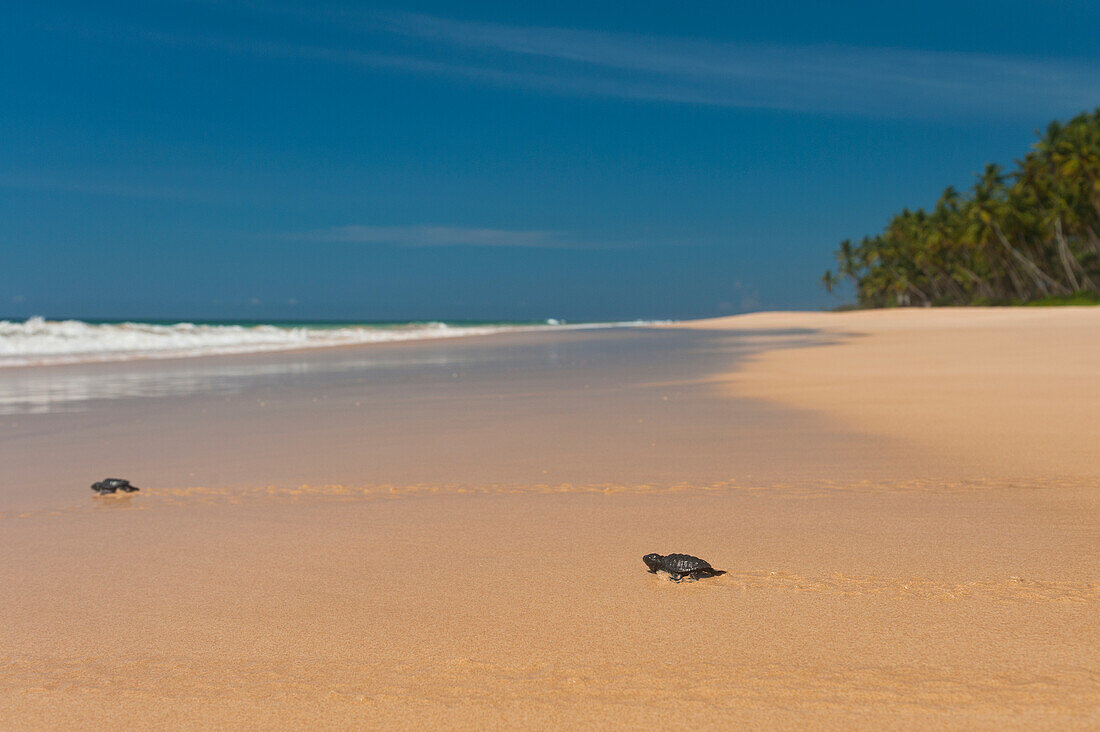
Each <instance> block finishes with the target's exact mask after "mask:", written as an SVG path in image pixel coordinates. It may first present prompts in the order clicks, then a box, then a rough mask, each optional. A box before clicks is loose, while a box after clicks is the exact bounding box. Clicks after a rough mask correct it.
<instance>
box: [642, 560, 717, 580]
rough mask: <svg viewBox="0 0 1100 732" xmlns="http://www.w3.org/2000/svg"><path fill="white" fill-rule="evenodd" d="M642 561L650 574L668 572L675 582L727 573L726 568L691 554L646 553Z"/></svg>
mask: <svg viewBox="0 0 1100 732" xmlns="http://www.w3.org/2000/svg"><path fill="white" fill-rule="evenodd" d="M642 561H643V562H645V566H647V567H649V572H650V574H657V572H658V571H663V572H668V578H669V579H670V580H672V581H673V582H679V581H680V580H682V579H684V578H685V577H687V578H688V579H691V580H697V579H702V578H703V577H717V576H718V575H720V574H725V573H726V570H724V569H715V568H714V567H712V566H710V562H707V561H704V560H702V559H700V558H699V557H693V556H691V555H690V554H668V555H666V556H663V557H662V556H661V555H660V554H646V555H645V556H644V557H642Z"/></svg>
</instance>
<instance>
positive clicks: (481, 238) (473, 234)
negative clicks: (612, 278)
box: [284, 225, 592, 248]
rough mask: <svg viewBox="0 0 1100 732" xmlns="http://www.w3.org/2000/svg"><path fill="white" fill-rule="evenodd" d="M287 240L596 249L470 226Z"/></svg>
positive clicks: (340, 231)
mask: <svg viewBox="0 0 1100 732" xmlns="http://www.w3.org/2000/svg"><path fill="white" fill-rule="evenodd" d="M284 238H288V239H295V240H300V241H313V242H344V243H353V244H391V245H397V246H405V247H446V246H478V247H544V248H582V247H589V246H592V245H590V244H584V243H582V242H578V241H575V240H572V239H570V238H569V237H568V236H566V235H564V234H563V233H561V232H557V231H539V230H524V229H482V228H475V227H466V226H436V225H413V226H360V225H350V226H334V227H331V228H327V229H316V230H313V231H306V232H300V233H294V234H287V235H285V236H284Z"/></svg>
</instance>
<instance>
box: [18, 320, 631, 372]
mask: <svg viewBox="0 0 1100 732" xmlns="http://www.w3.org/2000/svg"><path fill="white" fill-rule="evenodd" d="M640 324H644V323H643V322H642V321H637V322H633V323H572V324H566V323H564V322H562V321H558V320H554V319H548V320H545V321H541V322H514V321H512V322H508V321H503V322H484V321H456V322H444V321H405V322H392V321H386V322H370V321H365V322H358V323H357V322H346V321H340V322H332V321H330V322H324V321H321V322H249V321H235V322H234V321H195V322H191V321H186V322H172V321H163V320H129V321H108V320H48V319H46V318H42V317H31V318H27V319H26V320H0V368H3V367H14V366H48V365H56V364H71V363H91V362H102V361H130V360H135V359H152V358H182V357H192V356H209V355H226V354H241V353H259V352H265V351H286V350H294V349H299V348H319V347H326V346H346V345H355V344H366V343H386V342H393V341H411V340H423V339H435V338H460V337H464V336H476V335H490V334H494V333H506V332H515V331H521V330H532V329H547V328H557V329H585V328H607V327H616V326H626V325H640Z"/></svg>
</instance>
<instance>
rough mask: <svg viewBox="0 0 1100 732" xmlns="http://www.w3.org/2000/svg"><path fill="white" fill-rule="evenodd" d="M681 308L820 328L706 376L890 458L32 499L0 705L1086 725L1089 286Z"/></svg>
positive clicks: (498, 724) (1099, 335)
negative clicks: (903, 307)
mask: <svg viewBox="0 0 1100 732" xmlns="http://www.w3.org/2000/svg"><path fill="white" fill-rule="evenodd" d="M692 327H703V328H710V329H715V328H719V329H729V330H735V331H755V330H762V331H768V332H769V334H768V335H767V336H766V337H767V338H774V337H775V335H774V333H771V331H774V330H775V329H812V330H816V331H823V332H825V333H827V334H832V337H829V338H826V339H824V340H822V339H817V340H816V341H814V342H815V343H817V344H818V345H812V346H810V347H803V348H782V349H777V350H771V351H767V352H765V353H762V354H760V355H758V356H756V357H755V358H754V359H753V360H752V361H751V362H750V363H748V364H747V365H745V367H744V368H741V369H739V370H738V371H736V372H735V373H732V374H726V375H722V376H720V377H718V376H716V377H715V379H714V383H713V384H711V385H709V386H707V387H705V388H709V389H712V390H713V392H714V398H715V399H722V398H728V400H729V403H730V404H731V405H733V404H738V403H739V401H738V400H743V399H745V398H750V399H763V400H774V401H777V402H781V403H783V404H785V405H788V406H789V407H793V408H798V409H805V410H814V411H816V412H818V413H820V414H819V416H820V418H821V419H822V420H825V421H826V422H829V421H835V424H836V427H835V431H836V432H837V434H840V435H844V434H846V433H847V432H848V431H851V434H850V436H849V438H848V440H849V441H850V442H851V444H853V445H856V446H866V447H867V449H868V450H874V451H876V455H874V456H870V455H869V456H868V457H867V459H866V462H867V463H868V464H870V463H871V462H873V460H872V458H873V457H874V458H875V459H878V460H879V461H880V462H881V461H882V460H885V461H886V462H887V463H888V464H889V465H892V466H894V467H893V471H894V477H893V478H890V479H878V478H875V479H873V480H868V479H866V477H865V476H866V475H867V473H866V471H865V470H864V469H863V466H861V465H860V464H859V463H860V459H859V457H858V455H851V454H848V453H845V459H844V465H843V466H842V467H841V468H837V466H836V465H833V464H830V469H829V471H828V472H825V471H824V470H822V471H819V472H820V477H818V478H811V479H807V478H806V477H805V476H807V475H812V474H813V472H814V471H813V468H814V465H815V464H817V463H819V462H822V458H821V457H820V456H819V453H818V452H815V451H813V450H808V451H807V453H806V455H807V456H806V457H804V458H801V459H800V458H799V457H798V456H797V452H791V451H790V450H787V449H782V450H780V449H778V448H777V449H776V451H775V452H774V453H769V454H774V455H775V456H776V459H777V460H782V461H785V462H784V463H783V464H781V465H779V466H777V472H774V473H772V475H782V474H784V472H789V474H790V475H792V476H798V477H797V479H792V480H791V481H788V482H784V483H780V482H777V481H776V480H772V479H769V480H766V481H761V482H754V481H753V480H751V479H747V478H743V477H742V478H737V479H735V478H730V479H729V480H722V481H718V482H709V483H708V482H703V481H694V482H690V483H683V482H680V481H672V482H669V481H653V482H646V483H641V482H629V481H622V482H599V483H593V484H583V483H570V484H563V483H557V482H547V483H538V482H536V481H516V482H503V483H489V482H485V481H472V482H466V483H431V482H428V483H416V484H402V483H391V484H365V483H356V484H349V483H339V484H322V485H316V486H310V485H301V486H297V487H286V486H279V485H272V486H264V485H219V486H207V487H201V486H189V485H180V486H177V487H153V488H150V489H148V490H146V491H143V492H142V493H140V494H137V495H135V496H133V497H106V498H101V499H88V500H87V501H83V502H79V503H70V504H65V505H61V504H44V505H41V506H37V507H35V506H29V507H28V506H21V507H20V508H18V509H13V510H8V511H6V512H3V513H2V514H0V532H2V533H0V542H2V545H0V550H2V551H3V552H4V556H5V557H6V558H7V561H6V562H5V563H4V565H3V568H2V574H0V581H2V582H3V585H2V587H3V591H2V595H0V599H2V602H3V606H2V607H0V613H2V615H3V617H4V619H5V620H4V622H3V623H2V624H0V648H2V649H3V650H2V651H0V654H2V655H0V719H3V720H4V723H5V726H15V727H53V728H58V727H70V726H81V727H115V726H119V725H126V726H138V727H155V726H185V727H223V726H228V727H252V726H261V725H262V726H305V725H312V726H323V727H338V726H339V727H342V726H349V725H366V726H380V727H405V728H414V727H420V726H423V725H432V726H445V727H458V728H471V729H472V728H505V727H516V726H537V727H575V726H592V727H605V728H622V727H637V726H647V727H649V726H653V727H664V728H696V727H699V728H719V727H728V726H730V725H732V724H747V725H753V726H757V727H760V726H774V727H785V728H801V727H804V726H807V725H811V726H815V727H823V728H850V727H867V728H880V727H888V728H911V727H937V728H942V727H951V728H960V729H963V728H965V729H972V728H986V729H993V728H998V729H999V728H1003V727H1006V726H1009V727H1020V728H1036V727H1048V728H1058V729H1066V728H1080V729H1086V728H1090V727H1092V728H1095V727H1096V726H1097V725H1100V663H1098V661H1097V657H1098V654H1097V649H1098V648H1100V612H1098V611H1100V570H1098V569H1097V567H1100V510H1098V509H1100V498H1098V493H1097V488H1096V484H1097V481H1098V480H1100V468H1098V465H1097V463H1096V461H1095V456H1094V453H1093V452H1092V451H1091V450H1090V447H1091V446H1093V445H1095V444H1097V442H1098V440H1097V436H1098V435H1097V428H1098V425H1100V379H1097V378H1095V376H1097V375H1100V369H1098V367H1097V366H1096V364H1100V360H1098V358H1097V357H1098V356H1100V351H1098V348H1100V309H1097V310H1072V309H1059V310H997V311H972V310H953V311H935V312H917V311H909V312H899V313H852V314H799V313H789V314H787V313H775V314H760V315H754V316H745V317H740V318H729V319H723V320H721V321H710V322H703V323H696V324H692ZM745 337H753V336H752V333H746V334H745ZM761 337H765V336H761ZM822 342H824V345H822V344H821V343H822ZM787 345H789V343H788V344H787ZM1090 377H1091V378H1090ZM723 394H725V395H728V396H726V397H723V396H722V395H723ZM708 415H709V416H707V419H709V420H711V421H710V422H709V423H708V426H709V428H710V429H712V430H722V429H725V424H724V422H723V420H722V418H721V416H720V415H718V416H716V415H714V414H709V413H708ZM701 418H702V417H701ZM792 424H796V423H795V422H792ZM797 424H801V423H797ZM576 429H584V427H583V425H578V426H577V427H576ZM807 434H809V432H806V431H792V433H791V438H790V439H791V440H793V441H796V442H797V441H798V440H800V439H809V438H807V437H804V435H807ZM879 435H881V436H882V439H879V438H878V437H877V436H879ZM480 437H484V434H480ZM595 437H596V436H595V435H593V438H595ZM646 444H647V445H648V444H649V443H648V442H647V443H646ZM303 449H305V448H303ZM622 449H623V450H625V449H627V447H625V446H624V447H622ZM759 449H763V450H766V449H767V448H766V446H761V447H760V448H759ZM731 450H733V447H732V446H731ZM639 454H640V453H639ZM884 456H885V457H884ZM629 459H630V456H629V455H623V454H617V455H613V456H608V457H607V461H609V463H610V464H615V461H623V460H627V461H629ZM639 459H640V458H639ZM583 460H585V461H589V462H588V463H584V464H580V465H578V466H574V467H579V468H580V469H581V470H580V472H582V473H583V468H584V467H585V464H589V463H590V464H591V468H592V472H593V473H595V472H597V471H596V468H597V467H599V468H601V469H602V468H604V467H606V466H605V464H604V463H603V462H600V458H599V457H598V456H594V455H587V454H586V456H585V457H584V458H583ZM598 462H599V464H598V465H597V463H598ZM785 467H786V468H788V469H789V470H787V471H785V470H784V468H785ZM624 472H625V471H624ZM601 474H602V473H601ZM879 474H881V469H879V468H876V472H875V475H879ZM654 550H687V551H692V552H694V553H698V554H700V555H702V556H704V557H706V558H708V559H710V560H711V561H712V562H713V563H714V564H715V565H716V566H719V567H721V568H724V569H727V570H729V574H727V575H725V576H722V577H719V578H716V579H713V580H708V581H702V582H698V583H693V584H680V585H676V584H672V583H670V582H668V581H666V580H664V579H662V578H660V577H655V576H652V575H648V574H646V573H645V572H644V571H643V567H642V565H641V562H640V557H641V555H642V554H644V553H646V552H648V551H654Z"/></svg>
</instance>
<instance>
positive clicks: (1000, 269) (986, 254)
mask: <svg viewBox="0 0 1100 732" xmlns="http://www.w3.org/2000/svg"><path fill="white" fill-rule="evenodd" d="M836 259H837V268H836V273H835V274H834V273H833V272H832V271H829V272H826V273H825V275H824V276H823V277H822V280H821V281H822V284H823V285H824V286H825V287H826V289H828V290H829V291H830V292H832V291H833V289H835V288H836V286H837V284H838V282H839V280H840V279H841V278H847V279H850V280H852V281H853V282H854V283H855V286H856V297H857V300H858V302H859V305H860V306H862V307H898V306H907V305H977V304H1023V303H1051V304H1054V303H1061V302H1063V301H1065V302H1072V303H1073V304H1092V303H1095V302H1097V301H1098V299H1100V109H1097V110H1096V111H1094V112H1091V113H1084V114H1081V115H1078V116H1077V117H1074V118H1073V119H1072V120H1070V121H1069V122H1067V123H1065V124H1061V123H1059V122H1052V123H1051V124H1050V126H1049V127H1047V130H1046V133H1045V134H1044V135H1042V136H1041V137H1040V139H1039V141H1038V142H1036V143H1035V145H1034V146H1033V147H1032V149H1031V151H1030V152H1028V153H1027V154H1026V155H1025V156H1024V157H1023V159H1022V160H1019V161H1017V163H1016V167H1015V169H1014V170H1013V171H1011V172H1009V173H1005V172H1004V171H1002V170H1001V169H1000V168H999V167H998V166H996V165H987V166H986V168H985V170H984V171H983V172H982V173H981V175H979V176H978V178H977V180H976V181H975V182H974V185H973V186H972V187H971V189H970V190H969V191H968V192H967V193H965V194H962V193H959V192H958V191H956V190H955V189H953V188H948V189H946V190H945V191H944V192H943V194H942V195H941V196H940V199H939V200H938V201H937V202H936V205H935V207H934V208H933V209H932V210H931V211H925V210H924V209H917V210H915V211H910V210H909V209H905V210H903V211H901V212H900V213H898V214H895V215H894V216H893V218H891V219H890V221H889V222H888V223H887V225H886V228H885V229H884V230H883V232H882V233H881V234H878V235H877V236H873V237H864V238H863V239H862V240H860V241H859V243H857V244H853V243H852V242H851V241H847V240H846V241H843V242H841V243H840V248H839V249H838V250H837V251H836Z"/></svg>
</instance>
